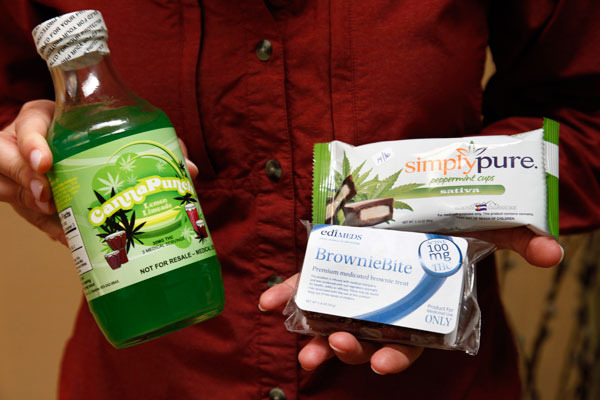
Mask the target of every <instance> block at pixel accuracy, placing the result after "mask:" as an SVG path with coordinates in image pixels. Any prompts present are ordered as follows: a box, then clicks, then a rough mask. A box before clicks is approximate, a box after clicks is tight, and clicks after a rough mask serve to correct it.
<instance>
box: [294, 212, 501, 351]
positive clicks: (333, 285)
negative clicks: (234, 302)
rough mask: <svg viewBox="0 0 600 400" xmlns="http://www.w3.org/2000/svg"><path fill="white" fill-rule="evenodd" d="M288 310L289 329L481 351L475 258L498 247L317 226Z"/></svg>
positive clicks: (447, 238)
mask: <svg viewBox="0 0 600 400" xmlns="http://www.w3.org/2000/svg"><path fill="white" fill-rule="evenodd" d="M305 225H306V226H307V228H308V230H309V232H310V235H309V243H308V246H307V251H306V256H305V260H304V265H303V267H302V270H301V272H300V277H299V279H298V283H297V286H296V288H295V290H294V293H293V295H292V297H291V298H290V300H289V302H288V304H287V306H286V308H285V310H284V314H285V315H287V316H288V317H287V319H286V321H285V326H286V328H287V329H288V330H290V331H292V332H297V333H302V334H307V335H312V336H317V335H329V334H331V333H334V332H338V331H346V332H349V333H352V334H353V335H355V336H356V337H357V338H360V339H365V340H374V341H378V342H389V343H403V344H410V345H418V346H423V347H432V348H439V349H453V350H462V351H464V352H467V353H469V354H476V353H477V351H478V349H479V341H480V324H481V313H480V309H479V306H478V304H477V293H476V285H475V263H476V262H477V261H478V260H480V259H481V258H483V257H485V256H486V255H488V254H490V253H491V252H492V251H493V250H494V248H495V246H494V245H492V244H490V243H487V242H483V241H480V240H477V239H472V238H462V237H452V236H442V235H434V234H424V233H413V232H400V231H391V230H390V231H388V230H381V229H373V228H364V227H362V228H361V227H344V226H335V225H314V226H313V225H312V224H309V223H307V222H305Z"/></svg>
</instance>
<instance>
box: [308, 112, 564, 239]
mask: <svg viewBox="0 0 600 400" xmlns="http://www.w3.org/2000/svg"><path fill="white" fill-rule="evenodd" d="M558 131H559V126H558V124H557V123H556V122H554V121H551V120H548V119H546V120H544V123H543V127H542V128H540V129H537V130H534V131H530V132H524V133H520V134H517V135H512V136H507V135H496V136H472V137H463V138H441V139H435V138H431V139H408V140H396V141H388V142H376V143H369V144H364V145H361V146H352V145H349V144H346V143H342V142H339V141H333V142H330V143H318V144H316V145H315V147H314V171H313V219H312V222H313V223H318V224H322V223H326V224H335V225H337V224H339V225H350V226H375V227H378V228H385V229H395V230H405V231H413V232H469V231H476V230H488V229H501V228H512V227H517V226H528V227H529V228H531V229H532V230H533V231H534V232H536V233H538V234H543V235H551V236H557V235H558Z"/></svg>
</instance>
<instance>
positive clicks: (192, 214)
mask: <svg viewBox="0 0 600 400" xmlns="http://www.w3.org/2000/svg"><path fill="white" fill-rule="evenodd" d="M148 149H151V150H148ZM141 150H144V151H141ZM149 171H152V172H151V175H150V176H148V173H149ZM91 190H92V191H93V193H94V197H95V199H96V201H95V202H93V203H92V204H91V205H90V207H89V208H88V210H89V214H88V220H89V222H90V223H91V224H92V225H93V226H95V227H96V230H97V232H98V233H97V234H96V236H97V237H98V239H99V240H101V241H102V243H103V244H104V247H103V250H104V253H105V255H104V258H105V259H106V262H107V263H108V265H109V266H110V267H111V268H112V269H113V270H114V269H118V268H121V266H123V265H124V264H126V263H127V262H128V261H129V257H128V255H129V253H130V252H131V251H132V250H133V249H134V248H135V247H136V244H138V245H143V246H144V248H145V249H147V248H156V247H162V246H165V245H176V246H177V247H179V248H186V247H188V246H189V245H190V244H191V243H192V241H194V240H200V241H204V240H205V239H206V238H207V237H208V232H207V230H206V226H205V223H204V217H203V216H202V215H201V214H200V213H199V211H198V207H197V204H198V200H197V199H196V198H195V192H194V187H193V184H192V182H191V181H190V179H189V177H188V174H187V170H186V168H185V164H184V162H183V161H182V160H179V159H178V158H177V157H176V155H175V154H173V152H172V151H171V150H169V149H168V148H167V147H165V146H163V145H162V144H160V143H157V142H154V141H151V140H139V141H135V142H131V143H128V144H126V145H124V146H122V147H121V148H119V149H118V150H117V151H115V152H114V153H113V154H112V156H111V157H110V158H109V159H108V161H107V162H106V164H105V165H104V166H103V167H102V168H100V169H99V170H98V171H97V172H96V174H95V175H94V177H93V179H92V187H91ZM145 251H146V250H141V254H144V252H145Z"/></svg>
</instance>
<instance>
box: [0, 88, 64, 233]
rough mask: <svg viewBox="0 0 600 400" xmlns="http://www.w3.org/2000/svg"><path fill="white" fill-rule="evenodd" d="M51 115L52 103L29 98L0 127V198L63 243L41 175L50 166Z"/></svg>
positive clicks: (48, 190) (47, 183)
mask: <svg viewBox="0 0 600 400" xmlns="http://www.w3.org/2000/svg"><path fill="white" fill-rule="evenodd" d="M53 114H54V102H52V101H49V100H35V101H30V102H28V103H25V104H24V105H23V107H22V108H21V110H20V111H19V115H17V117H16V118H15V120H14V121H13V122H12V123H10V124H9V125H8V126H7V127H6V128H4V129H2V130H0V201H4V202H6V203H8V204H10V205H11V206H12V207H13V208H14V209H15V211H16V212H17V213H19V215H21V216H22V217H23V218H25V219H26V220H27V221H28V222H29V223H31V224H32V225H34V226H35V227H37V228H39V229H41V230H42V231H44V232H46V233H47V234H48V236H50V237H51V238H52V239H54V240H58V241H60V242H61V243H63V244H65V245H66V244H67V241H66V239H65V235H64V233H63V230H62V227H61V225H60V221H59V219H58V216H57V215H56V209H55V207H54V203H53V201H52V192H51V189H50V184H49V182H48V179H47V178H46V176H45V174H46V172H48V170H49V169H50V168H51V167H52V153H51V152H50V148H49V147H48V144H47V143H46V132H48V128H49V126H50V123H51V122H52V116H53Z"/></svg>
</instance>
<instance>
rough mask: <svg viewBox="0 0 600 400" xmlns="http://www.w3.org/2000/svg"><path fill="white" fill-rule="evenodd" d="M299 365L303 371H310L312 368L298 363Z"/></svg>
mask: <svg viewBox="0 0 600 400" xmlns="http://www.w3.org/2000/svg"><path fill="white" fill-rule="evenodd" d="M300 366H301V367H302V369H303V370H305V371H312V370H313V369H314V368H306V367H305V366H304V365H302V364H300Z"/></svg>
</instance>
